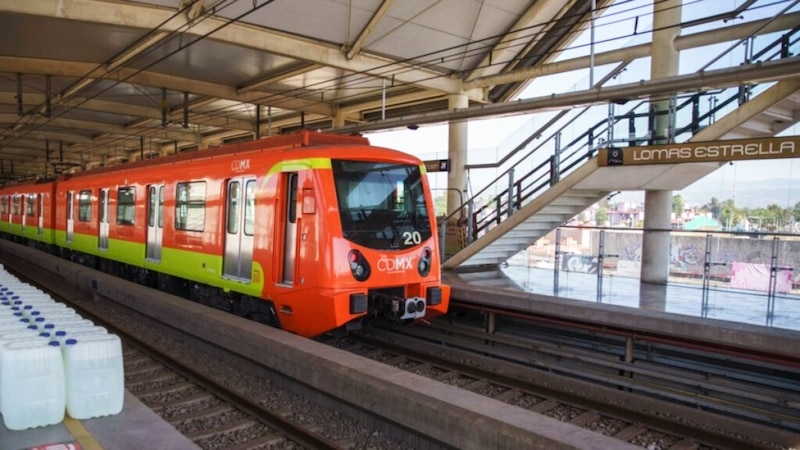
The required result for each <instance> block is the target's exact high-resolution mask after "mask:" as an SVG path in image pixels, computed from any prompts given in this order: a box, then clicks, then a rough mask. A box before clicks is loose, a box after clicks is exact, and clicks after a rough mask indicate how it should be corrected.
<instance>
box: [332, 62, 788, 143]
mask: <svg viewBox="0 0 800 450" xmlns="http://www.w3.org/2000/svg"><path fill="white" fill-rule="evenodd" d="M798 73H800V56H794V57H791V58H784V59H781V60H777V61H767V62H764V63H756V64H747V65H742V66H736V67H729V68H725V69H719V70H710V71H706V72H701V73H691V74H687V75H678V76H674V77H665V78H659V79H656V80H642V81H638V82H634V83H626V84H620V85H616V86H609V87H601V88H595V89H587V90H583V91H576V92H569V93H565V94H559V95H546V96H543V97H535V98H530V99H525V100H517V101H515V102H509V103H497V104H491V105H480V106H476V107H470V108H463V109H457V110H454V111H441V112H434V113H423V114H411V115H408V116H404V117H397V118H393V119H387V120H378V121H374V122H369V123H366V124H355V125H346V126H343V127H335V128H332V129H330V131H334V132H337V133H357V132H364V131H373V130H385V129H389V128H397V127H404V126H408V125H419V124H428V123H442V122H448V121H452V120H468V119H473V118H478V117H491V116H501V115H508V114H521V113H530V112H540V111H552V110H556V109H559V110H560V109H564V108H570V107H577V106H586V105H594V104H606V103H608V102H611V101H619V100H621V99H625V100H633V99H638V98H656V97H661V96H663V97H666V96H669V95H672V94H679V93H684V92H697V91H702V90H708V89H718V88H726V87H732V86H739V85H741V84H744V83H764V82H769V81H779V80H784V79H790V78H795V77H797V74H798Z"/></svg>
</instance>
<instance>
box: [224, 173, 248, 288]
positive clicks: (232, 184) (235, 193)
mask: <svg viewBox="0 0 800 450" xmlns="http://www.w3.org/2000/svg"><path fill="white" fill-rule="evenodd" d="M255 193H256V179H255V178H236V179H232V180H228V189H227V192H226V199H225V204H226V208H225V256H224V260H223V275H224V276H225V277H229V278H235V279H237V280H242V281H250V279H251V276H252V275H251V274H252V273H253V234H254V232H255V207H256V198H255Z"/></svg>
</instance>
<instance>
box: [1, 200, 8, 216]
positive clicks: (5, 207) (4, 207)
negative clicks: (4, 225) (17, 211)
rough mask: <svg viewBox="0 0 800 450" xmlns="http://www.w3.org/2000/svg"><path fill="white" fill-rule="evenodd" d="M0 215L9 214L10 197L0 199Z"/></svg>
mask: <svg viewBox="0 0 800 450" xmlns="http://www.w3.org/2000/svg"><path fill="white" fill-rule="evenodd" d="M0 214H8V197H6V196H3V197H0Z"/></svg>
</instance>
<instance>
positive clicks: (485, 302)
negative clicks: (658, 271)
mask: <svg viewBox="0 0 800 450" xmlns="http://www.w3.org/2000/svg"><path fill="white" fill-rule="evenodd" d="M443 277H444V281H445V282H446V283H447V284H449V285H450V286H451V297H452V298H453V299H455V300H457V301H458V302H461V303H464V304H471V305H472V306H473V307H475V308H478V309H484V310H492V309H496V310H503V311H520V312H525V313H533V314H537V315H542V316H546V317H551V318H558V319H563V320H565V321H569V322H571V323H575V324H582V325H592V326H595V327H599V328H614V329H618V330H627V331H628V332H630V333H633V334H635V335H637V336H651V337H658V338H662V339H669V340H672V341H674V342H676V341H678V340H680V341H684V342H685V341H693V342H694V343H701V344H712V345H718V346H721V347H724V348H726V349H735V351H736V352H741V353H749V354H750V355H755V354H758V355H771V356H773V357H780V358H781V359H782V361H784V362H785V363H786V364H791V365H795V366H797V367H800V296H797V295H791V294H782V295H779V296H778V295H775V296H771V297H770V296H767V295H766V293H763V292H749V291H743V290H732V289H720V288H715V289H708V290H704V289H702V288H701V286H699V285H697V286H695V285H690V284H677V283H669V284H667V285H664V286H656V285H650V284H646V283H645V284H643V283H640V282H639V279H638V278H627V277H608V276H606V277H603V278H602V280H601V282H599V283H598V277H597V275H596V274H588V273H580V272H566V271H560V272H558V275H557V280H556V274H555V272H554V271H553V270H552V269H549V270H548V269H542V268H534V267H525V266H508V267H503V268H501V269H498V270H495V271H488V272H471V273H459V272H452V271H447V272H445V273H444V274H443Z"/></svg>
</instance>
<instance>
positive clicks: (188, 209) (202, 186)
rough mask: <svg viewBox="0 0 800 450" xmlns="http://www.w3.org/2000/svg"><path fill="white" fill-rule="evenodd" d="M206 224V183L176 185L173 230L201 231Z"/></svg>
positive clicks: (196, 182)
mask: <svg viewBox="0 0 800 450" xmlns="http://www.w3.org/2000/svg"><path fill="white" fill-rule="evenodd" d="M205 222H206V183H205V181H195V182H191V183H178V186H177V190H176V194H175V229H176V230H185V231H203V230H204V229H205V225H206V224H205Z"/></svg>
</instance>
